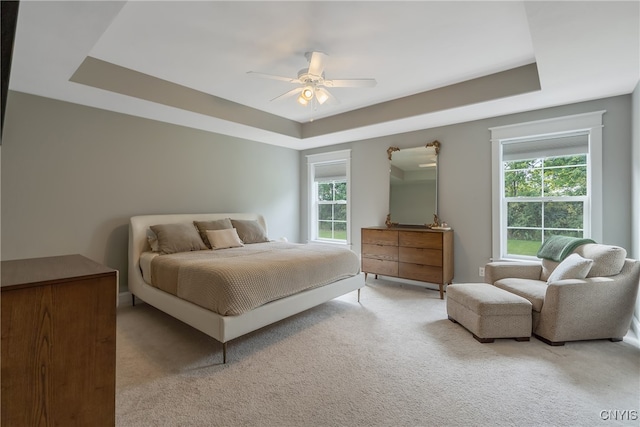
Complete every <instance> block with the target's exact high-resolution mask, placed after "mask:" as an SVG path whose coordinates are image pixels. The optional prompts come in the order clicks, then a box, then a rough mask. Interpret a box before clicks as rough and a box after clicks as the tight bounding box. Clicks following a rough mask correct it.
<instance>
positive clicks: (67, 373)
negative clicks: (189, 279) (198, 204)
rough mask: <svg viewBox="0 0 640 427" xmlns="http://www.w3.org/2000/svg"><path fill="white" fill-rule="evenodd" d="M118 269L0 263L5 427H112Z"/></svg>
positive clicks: (51, 261) (61, 261)
mask: <svg viewBox="0 0 640 427" xmlns="http://www.w3.org/2000/svg"><path fill="white" fill-rule="evenodd" d="M117 287H118V285H117V271H116V270H112V269H110V268H107V267H105V266H103V265H101V264H98V263H97V262H94V261H92V260H90V259H88V258H85V257H83V256H81V255H67V256H57V257H48V258H33V259H24V260H15V261H2V286H1V290H2V294H1V309H2V327H1V329H2V342H1V346H2V349H1V355H2V359H1V361H0V365H1V372H0V375H1V376H2V390H1V391H2V397H1V405H2V407H1V408H0V410H1V411H2V415H1V421H2V426H34V425H60V426H113V425H115V379H116V377H115V368H116V352H115V350H116V296H117Z"/></svg>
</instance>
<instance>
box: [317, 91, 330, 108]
mask: <svg viewBox="0 0 640 427" xmlns="http://www.w3.org/2000/svg"><path fill="white" fill-rule="evenodd" d="M316 99H317V100H318V103H319V104H320V105H322V104H324V103H325V102H326V101H327V99H329V94H328V93H327V91H326V90H324V89H322V88H318V89H316Z"/></svg>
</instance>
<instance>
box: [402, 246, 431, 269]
mask: <svg viewBox="0 0 640 427" xmlns="http://www.w3.org/2000/svg"><path fill="white" fill-rule="evenodd" d="M399 249H400V254H399V255H400V256H399V260H400V262H408V263H411V264H422V265H431V266H434V267H442V251H441V250H439V249H423V248H405V247H400V248H399Z"/></svg>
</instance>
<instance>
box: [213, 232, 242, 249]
mask: <svg viewBox="0 0 640 427" xmlns="http://www.w3.org/2000/svg"><path fill="white" fill-rule="evenodd" d="M207 238H208V239H209V242H210V243H211V248H212V249H227V248H239V247H240V246H244V244H243V243H242V240H240V237H238V231H237V230H236V229H235V228H226V229H224V230H207Z"/></svg>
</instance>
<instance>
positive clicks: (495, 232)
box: [489, 110, 606, 261]
mask: <svg viewBox="0 0 640 427" xmlns="http://www.w3.org/2000/svg"><path fill="white" fill-rule="evenodd" d="M605 112H606V111H605V110H602V111H595V112H590V113H584V114H576V115H571V116H563V117H556V118H551V119H545V120H537V121H532V122H526V123H518V124H513V125H507V126H498V127H492V128H489V131H490V133H491V157H492V160H493V162H492V168H491V169H492V171H491V182H492V190H491V199H492V201H491V205H492V214H491V217H492V219H491V221H492V243H491V252H492V260H495V261H498V260H508V259H526V260H537V258H535V257H530V256H513V255H509V256H507V200H508V198H506V197H504V168H503V162H504V160H503V150H502V148H503V146H504V145H505V144H509V143H513V142H516V141H518V142H519V141H528V140H531V141H532V142H533V141H536V140H540V139H545V138H549V137H554V136H563V135H567V134H572V133H585V134H586V135H587V138H588V146H589V154H588V159H587V198H586V201H585V205H584V209H585V217H586V218H587V220H586V221H584V227H585V228H584V234H585V237H590V238H592V239H594V240H595V241H602V228H603V223H602V222H603V217H602V178H603V173H602V128H603V125H602V116H603V114H604V113H605ZM566 200H568V199H566Z"/></svg>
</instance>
